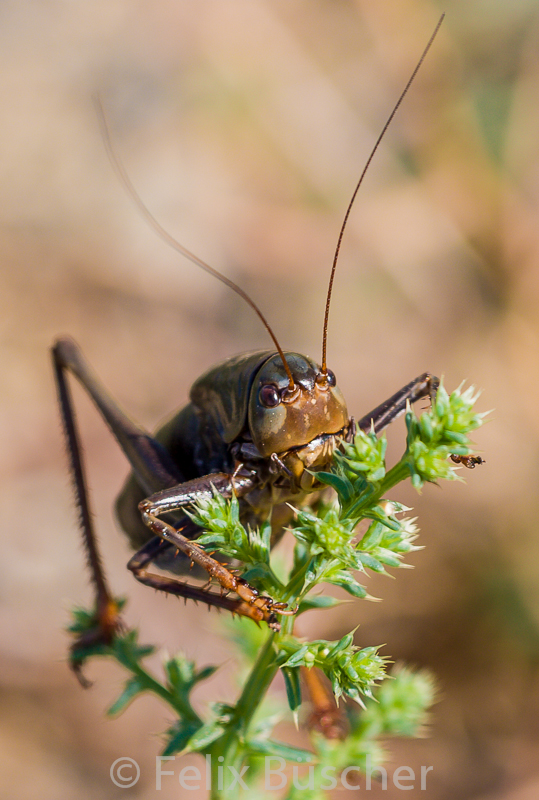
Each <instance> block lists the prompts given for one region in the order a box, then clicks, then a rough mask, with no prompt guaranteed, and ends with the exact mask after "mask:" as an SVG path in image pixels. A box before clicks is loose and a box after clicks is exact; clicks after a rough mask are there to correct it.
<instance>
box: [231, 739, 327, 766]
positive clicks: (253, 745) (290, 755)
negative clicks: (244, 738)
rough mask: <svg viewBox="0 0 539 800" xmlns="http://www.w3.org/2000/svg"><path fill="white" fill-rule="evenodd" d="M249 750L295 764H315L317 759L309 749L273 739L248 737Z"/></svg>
mask: <svg viewBox="0 0 539 800" xmlns="http://www.w3.org/2000/svg"><path fill="white" fill-rule="evenodd" d="M246 746H247V748H248V749H249V751H250V752H251V753H253V754H256V755H261V756H275V757H276V758H284V759H286V760H287V761H293V762H294V763H296V764H316V763H317V761H318V759H317V757H316V755H315V754H314V753H313V752H311V751H310V750H302V749H301V748H300V747H294V746H293V745H291V744H286V743H285V742H276V741H274V740H273V739H264V740H261V739H250V740H249V741H248V742H247V745H246Z"/></svg>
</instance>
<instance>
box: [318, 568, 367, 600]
mask: <svg viewBox="0 0 539 800" xmlns="http://www.w3.org/2000/svg"><path fill="white" fill-rule="evenodd" d="M324 581H325V582H326V583H331V584H333V585H334V586H340V587H341V588H342V589H344V590H345V591H347V592H348V594H351V595H352V596H353V597H366V596H367V590H366V589H365V587H364V586H362V585H361V584H360V583H358V582H357V581H356V580H355V578H354V576H353V575H352V573H350V572H347V571H346V570H344V569H343V570H338V571H335V572H332V573H331V577H325V578H324Z"/></svg>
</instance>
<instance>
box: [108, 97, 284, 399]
mask: <svg viewBox="0 0 539 800" xmlns="http://www.w3.org/2000/svg"><path fill="white" fill-rule="evenodd" d="M94 103H95V107H96V112H97V118H98V120H99V126H100V128H101V133H102V136H103V141H104V143H105V149H106V151H107V155H108V157H109V160H110V162H111V164H112V166H113V168H114V171H115V172H116V174H117V175H118V178H119V179H120V181H121V182H122V184H123V186H124V187H125V189H126V191H127V193H128V194H129V196H130V197H131V199H132V200H133V202H134V203H135V205H136V206H137V208H138V210H139V211H140V213H141V214H142V216H143V217H144V219H145V220H146V222H147V223H148V224H149V225H150V227H151V228H152V229H153V230H154V231H155V232H156V233H157V235H158V236H159V237H160V238H161V239H162V240H163V241H164V242H165V243H166V244H168V245H169V246H170V247H172V248H173V250H176V251H177V252H178V253H181V255H182V256H185V258H188V259H189V261H192V262H193V264H196V265H197V267H200V268H201V269H203V270H204V271H205V272H209V273H210V275H213V277H214V278H217V279H218V280H220V281H221V282H222V283H224V284H225V286H228V287H229V289H232V291H234V292H236V294H239V296H240V297H242V298H243V299H244V300H245V302H246V303H247V304H248V305H249V306H251V308H252V309H253V311H254V312H255V313H256V314H258V316H259V318H260V320H261V321H262V324H263V325H264V327H265V328H266V330H267V331H268V333H269V335H270V336H271V338H272V340H273V344H274V345H275V347H276V348H277V352H278V353H279V356H280V357H281V361H282V362H283V366H284V368H285V370H286V374H287V377H288V381H289V386H288V388H289V391H293V390H294V388H295V383H294V377H293V375H292V372H291V371H290V367H289V366H288V363H287V361H286V358H285V357H284V353H283V350H282V348H281V345H280V344H279V342H278V341H277V337H276V336H275V334H274V333H273V331H272V329H271V328H270V325H269V323H268V321H267V320H266V318H265V316H264V314H263V313H262V312H261V310H260V309H259V308H258V306H257V305H256V303H255V302H254V300H251V298H250V297H249V295H248V294H247V292H244V291H243V289H242V288H241V287H240V286H238V284H237V283H234V281H232V280H230V278H227V277H226V275H223V274H222V273H221V272H219V271H218V270H216V269H214V267H210V265H209V264H206V262H205V261H202V259H201V258H199V257H198V256H196V255H195V254H194V253H191V251H190V250H188V249H187V248H186V247H184V246H183V245H182V244H180V243H179V242H178V241H177V240H176V239H175V238H174V237H173V236H171V234H170V233H168V231H166V230H165V229H164V228H163V227H162V226H161V225H160V224H159V222H158V221H157V220H156V219H155V217H154V216H153V214H152V213H151V211H150V210H149V208H147V206H145V205H144V202H143V201H142V198H141V197H140V195H139V194H138V192H137V190H136V189H135V187H134V186H133V184H132V183H131V180H130V178H129V176H128V174H127V172H126V170H125V167H124V165H123V164H122V162H121V161H120V157H119V156H118V154H117V153H116V151H115V150H114V147H113V145H112V140H111V136H110V131H109V126H108V124H107V118H106V116H105V111H104V109H103V104H102V103H101V99H100V98H99V97H94Z"/></svg>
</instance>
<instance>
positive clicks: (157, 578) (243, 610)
mask: <svg viewBox="0 0 539 800" xmlns="http://www.w3.org/2000/svg"><path fill="white" fill-rule="evenodd" d="M183 532H184V533H185V532H186V531H185V530H183ZM167 548H171V549H172V548H173V545H171V544H168V543H167V542H166V541H164V540H163V539H161V538H160V537H159V536H155V537H154V538H153V539H150V541H149V542H148V543H147V544H145V545H144V547H142V548H141V549H140V550H139V551H138V552H137V553H135V555H134V556H132V558H131V559H130V561H129V563H128V564H127V568H128V569H129V570H131V572H132V573H133V575H134V576H135V578H136V579H137V580H138V581H140V583H142V584H144V585H145V586H149V587H151V588H152V589H156V590H157V591H160V592H165V593H166V594H173V595H176V596H177V597H184V598H185V599H186V600H187V599H188V600H195V601H200V602H202V603H206V605H208V606H215V607H216V608H224V609H225V610H227V611H230V612H231V613H232V614H239V615H241V616H246V617H249V618H250V619H254V620H255V621H256V622H261V621H266V622H267V623H268V624H269V626H270V628H272V629H273V630H278V628H279V624H278V622H277V619H276V618H275V616H274V615H272V614H271V613H269V614H267V615H266V618H265V619H264V615H263V613H262V612H261V611H259V610H258V609H256V608H253V606H252V605H250V604H249V603H246V602H245V601H244V600H241V599H239V598H237V597H229V596H227V595H224V594H215V593H213V592H210V591H209V590H208V589H207V588H205V587H203V586H194V585H192V584H189V583H186V582H184V581H180V580H178V579H176V578H168V577H165V576H162V575H155V574H152V573H149V572H147V567H148V566H149V565H150V564H151V563H152V562H153V561H154V559H156V558H157V557H158V556H159V555H161V554H162V553H163V552H164V550H166V549H167Z"/></svg>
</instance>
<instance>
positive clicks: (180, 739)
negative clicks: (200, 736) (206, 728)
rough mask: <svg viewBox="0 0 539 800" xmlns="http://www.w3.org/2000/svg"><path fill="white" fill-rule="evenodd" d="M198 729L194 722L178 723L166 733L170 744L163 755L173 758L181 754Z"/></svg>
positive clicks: (181, 721)
mask: <svg viewBox="0 0 539 800" xmlns="http://www.w3.org/2000/svg"><path fill="white" fill-rule="evenodd" d="M198 727H199V726H197V725H196V724H195V723H193V722H184V721H183V720H180V721H179V722H178V723H176V724H175V725H173V726H172V727H171V728H169V729H168V731H167V732H166V733H165V737H168V742H167V745H166V747H165V748H164V750H163V752H162V755H164V756H173V755H176V753H181V752H182V750H184V749H185V748H186V747H187V743H188V742H189V740H190V739H191V738H192V737H193V736H194V734H195V733H196V732H197V730H198Z"/></svg>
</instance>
